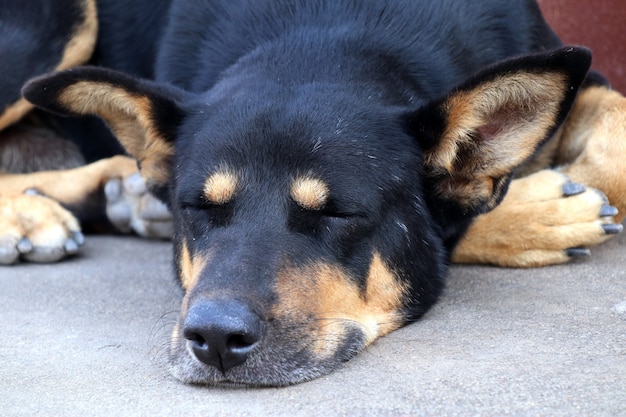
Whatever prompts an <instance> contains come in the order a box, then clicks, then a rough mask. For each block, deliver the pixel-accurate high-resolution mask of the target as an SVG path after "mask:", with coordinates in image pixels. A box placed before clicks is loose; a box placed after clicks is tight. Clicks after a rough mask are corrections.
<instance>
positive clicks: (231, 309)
mask: <svg viewBox="0 0 626 417" xmlns="http://www.w3.org/2000/svg"><path fill="white" fill-rule="evenodd" d="M183 336H184V337H185V339H187V340H189V342H190V343H191V349H192V351H193V353H194V355H196V358H198V360H200V361H202V362H204V363H206V364H207V365H211V366H214V367H216V368H217V369H219V370H221V371H222V373H224V372H226V371H227V370H229V369H230V368H233V367H235V366H237V365H241V364H242V363H244V362H245V361H246V359H247V358H248V355H249V354H250V353H251V352H252V351H253V350H254V348H255V347H256V346H257V345H258V344H259V342H260V340H261V337H262V336H263V323H262V322H261V319H260V318H259V316H257V315H256V314H254V313H253V312H252V311H251V310H250V309H249V308H248V306H246V305H245V304H243V303H241V302H239V301H234V300H198V301H196V302H194V303H193V304H192V306H191V307H190V308H189V311H188V312H187V317H186V318H185V322H184V323H183Z"/></svg>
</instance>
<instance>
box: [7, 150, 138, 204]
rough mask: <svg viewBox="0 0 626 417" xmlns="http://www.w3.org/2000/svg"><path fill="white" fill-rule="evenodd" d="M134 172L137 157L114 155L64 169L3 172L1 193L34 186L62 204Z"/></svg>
mask: <svg viewBox="0 0 626 417" xmlns="http://www.w3.org/2000/svg"><path fill="white" fill-rule="evenodd" d="M135 172H137V162H136V161H135V160H134V159H132V158H128V157H126V156H115V157H112V158H107V159H101V160H99V161H97V162H94V163H91V164H89V165H85V166H82V167H79V168H74V169H68V170H63V171H41V172H33V173H30V174H4V175H0V190H1V191H0V194H4V195H16V194H22V193H24V191H25V190H27V189H29V188H35V189H37V190H39V191H40V192H42V193H43V194H45V195H47V196H49V197H51V198H53V199H54V200H56V201H59V202H61V203H63V204H74V203H78V202H81V201H83V200H84V198H85V196H88V195H90V194H93V193H96V192H99V190H101V189H102V187H103V186H104V184H105V183H106V182H107V181H108V180H109V179H110V178H126V177H127V176H129V175H131V174H133V173H135Z"/></svg>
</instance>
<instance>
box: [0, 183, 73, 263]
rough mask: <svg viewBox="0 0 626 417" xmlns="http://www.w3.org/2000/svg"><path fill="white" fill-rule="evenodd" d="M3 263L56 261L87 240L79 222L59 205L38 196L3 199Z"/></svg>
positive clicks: (0, 224) (0, 259)
mask: <svg viewBox="0 0 626 417" xmlns="http://www.w3.org/2000/svg"><path fill="white" fill-rule="evenodd" d="M0 210H1V211H2V216H1V218H0V231H1V232H0V264H4V265H9V264H14V263H17V262H19V261H20V260H25V261H29V262H45V263H47V262H57V261H59V260H61V259H63V258H66V257H67V256H70V255H75V254H76V253H78V252H79V250H80V246H82V244H83V243H84V241H85V238H84V236H83V234H82V233H81V232H80V227H79V225H78V221H77V220H76V219H75V218H74V217H73V216H72V215H71V214H70V213H69V212H68V211H67V210H65V209H64V208H63V207H61V206H60V205H59V204H58V203H57V202H55V201H53V200H51V199H49V198H47V197H42V196H40V195H39V194H36V193H28V194H25V195H19V196H11V197H5V198H2V199H1V200H0Z"/></svg>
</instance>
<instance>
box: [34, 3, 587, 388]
mask: <svg viewBox="0 0 626 417" xmlns="http://www.w3.org/2000/svg"><path fill="white" fill-rule="evenodd" d="M99 4H100V7H101V8H102V10H103V12H102V13H101V19H103V21H102V22H101V24H102V26H103V28H104V29H103V31H102V38H101V40H100V43H99V46H98V48H97V50H96V55H95V56H94V57H93V59H92V64H96V65H99V66H105V67H107V68H109V69H107V70H103V69H94V68H87V69H86V68H80V69H76V70H72V71H68V72H65V73H62V74H59V75H56V76H52V77H50V76H46V77H43V78H41V79H38V80H36V81H34V82H32V83H31V84H29V85H28V86H27V87H26V89H25V90H24V93H25V95H26V97H27V98H28V99H29V100H31V101H33V102H34V103H36V104H38V105H40V106H42V107H44V108H47V109H48V110H51V111H55V112H60V113H65V112H68V111H69V112H72V111H74V112H77V111H78V110H76V109H74V108H71V105H69V104H68V103H64V102H62V101H57V97H60V94H61V93H62V91H63V90H64V89H65V88H66V87H67V86H69V85H71V84H73V83H75V82H76V81H79V80H87V81H89V82H93V83H104V84H107V85H116V86H120V87H123V88H124V89H125V90H126V91H128V92H129V93H131V94H132V95H136V96H142V97H147V98H148V99H149V100H150V102H151V103H152V107H151V108H152V123H153V127H154V129H155V131H157V132H159V133H160V136H161V139H163V140H165V141H166V142H168V143H171V144H173V145H174V147H175V153H174V155H173V159H172V160H171V161H168V162H169V163H168V164H167V165H168V166H170V167H171V170H172V171H171V172H170V175H169V180H168V181H167V183H166V184H158V185H156V186H155V190H156V191H158V192H159V193H160V194H161V195H163V196H164V197H165V198H166V199H167V200H168V203H169V206H170V208H171V210H172V212H173V215H174V219H175V222H176V225H175V236H174V241H175V246H176V257H177V267H178V272H179V275H181V276H182V275H183V274H184V273H185V268H189V267H188V266H186V258H185V256H186V254H185V251H186V250H187V251H188V252H189V254H190V255H191V258H192V259H197V258H198V257H200V258H203V257H205V258H206V259H207V262H206V265H205V266H204V267H203V268H202V270H201V271H200V272H199V281H198V283H197V284H196V285H194V286H193V288H190V289H189V291H188V293H187V295H186V301H185V306H186V307H185V308H184V309H183V314H182V316H181V320H180V323H179V325H180V328H179V330H178V331H179V332H180V333H179V334H178V335H177V336H176V337H175V346H174V347H173V349H172V363H173V366H174V368H175V373H176V374H177V375H178V376H179V377H181V378H182V379H184V380H187V381H191V382H203V383H206V382H209V383H211V382H223V381H227V382H228V381H230V382H237V383H249V384H262V385H282V384H289V383H294V382H299V381H302V380H306V379H310V378H312V377H315V376H317V375H320V374H322V373H325V372H328V371H330V370H332V369H334V368H335V367H337V365H338V364H339V363H340V362H341V361H343V360H346V359H348V358H349V357H351V356H352V355H353V354H354V353H355V352H357V351H359V350H360V349H362V348H363V346H364V344H365V340H366V334H365V331H363V330H362V329H361V328H360V327H359V325H357V324H354V323H350V322H349V321H346V322H345V323H343V325H344V330H345V331H344V332H339V333H337V334H331V335H330V337H331V338H334V339H333V340H335V341H336V343H337V347H336V349H335V350H334V351H333V352H331V353H332V354H329V355H327V356H324V355H322V354H320V353H319V352H316V351H314V350H312V349H313V348H312V347H311V346H317V344H319V343H321V342H320V340H318V339H316V338H315V337H316V336H315V335H316V334H317V333H319V332H321V333H322V334H325V333H323V330H319V329H318V328H317V327H315V326H316V324H317V323H318V321H319V320H322V318H320V317H315V316H314V314H313V310H311V311H312V312H311V314H310V315H308V316H307V318H306V319H301V318H296V317H300V316H298V313H297V312H293V311H292V312H291V313H290V314H291V315H287V316H288V318H286V319H285V318H284V317H282V316H281V315H280V314H277V313H276V311H282V310H281V308H283V307H282V306H284V305H287V304H288V303H287V302H285V300H284V299H281V296H283V297H284V294H281V293H280V291H279V290H278V289H277V285H278V284H277V282H278V280H279V278H278V277H279V276H280V275H281V274H282V273H283V272H284V271H285V269H286V265H289V266H290V267H293V268H296V269H297V268H301V269H304V268H306V267H307V266H310V265H317V264H324V265H331V266H333V267H336V268H338V269H340V270H341V271H343V272H345V273H346V274H347V276H349V279H350V282H351V283H353V284H354V285H356V286H357V287H358V288H360V289H361V291H362V292H363V294H365V292H366V290H367V288H368V271H369V270H370V268H371V267H372V264H373V262H374V259H375V256H376V254H378V255H379V256H380V257H381V258H382V259H383V260H384V262H385V265H387V266H388V267H389V270H390V271H391V272H392V273H393V275H394V277H395V279H396V280H397V281H399V282H401V284H402V285H403V286H404V287H405V288H406V290H407V291H406V293H405V294H404V295H403V297H402V300H401V306H399V307H398V315H399V317H400V319H399V323H398V324H405V323H408V322H411V321H413V320H415V319H417V318H419V317H420V316H422V315H423V314H424V313H425V312H426V311H427V310H428V309H429V308H430V307H431V306H432V305H433V304H434V303H435V301H436V300H437V298H438V297H439V296H440V294H441V292H442V290H443V286H444V277H445V272H446V268H447V263H448V259H449V255H450V252H451V250H452V248H453V246H454V244H455V243H456V242H457V240H458V238H459V237H460V236H461V235H462V234H463V232H464V230H465V228H466V227H467V226H468V225H469V223H470V222H471V220H472V218H473V217H474V216H475V215H477V214H478V213H480V212H482V211H485V210H487V209H490V208H492V207H493V206H494V205H495V204H496V203H497V202H498V201H499V200H500V199H501V198H502V196H503V195H504V192H505V191H506V186H507V184H508V181H509V180H510V178H511V175H512V170H513V169H514V168H515V167H510V169H511V171H510V172H509V173H508V174H506V175H502V176H501V177H500V178H496V179H495V180H494V184H495V185H494V193H493V195H492V196H490V197H488V198H487V199H486V200H484V201H483V200H480V199H477V200H476V201H475V202H473V203H472V204H471V205H469V206H468V205H467V204H465V203H462V202H460V201H455V200H454V199H451V198H448V197H446V198H443V197H441V196H440V195H439V194H438V190H437V187H438V185H439V184H440V181H443V179H442V178H441V176H442V175H444V176H445V175H448V174H441V172H437V173H432V172H430V171H429V170H428V169H427V168H426V167H425V158H426V157H425V155H426V154H427V153H428V152H430V151H431V150H432V149H435V148H436V147H437V146H438V144H439V143H440V140H441V136H442V135H443V132H444V131H445V129H446V127H447V126H448V124H449V123H450V121H449V116H450V115H449V114H448V110H447V109H446V108H444V107H442V106H443V105H444V103H446V102H447V99H448V97H450V95H451V94H455V92H460V91H465V90H468V91H469V90H472V89H473V88H474V87H476V86H479V85H482V84H483V83H486V82H487V81H491V80H493V79H496V78H498V77H501V76H503V75H506V74H510V73H514V72H517V71H521V72H525V73H529V74H533V73H542V72H555V73H562V74H563V76H564V77H565V78H566V79H567V85H564V86H563V89H564V90H565V89H567V93H566V94H565V98H564V99H563V103H562V105H561V107H560V108H559V109H558V111H557V113H558V115H557V117H556V119H555V123H554V125H553V126H549V128H548V129H547V130H546V138H547V137H548V135H549V134H550V133H551V131H553V130H554V129H556V128H557V126H558V124H559V123H560V122H562V121H563V119H564V117H565V116H566V114H567V112H568V111H569V108H570V107H571V105H572V102H573V100H574V98H575V95H576V92H577V89H578V87H579V86H580V84H581V83H582V82H583V79H584V77H585V74H586V72H587V70H588V67H589V61H590V57H589V54H588V52H586V51H584V50H580V49H570V50H567V49H561V50H559V51H557V52H548V51H551V50H553V49H554V48H557V47H560V46H561V45H560V41H559V40H558V38H557V37H556V36H555V35H554V33H553V32H552V31H551V30H550V28H549V27H548V26H547V25H546V24H545V22H544V21H543V18H542V17H541V14H540V12H539V9H538V7H537V5H536V3H535V2H534V1H529V0H519V1H506V2H504V1H500V0H488V1H466V0H432V1H391V0H375V1H374V0H372V1H355V0H354V1H350V0H346V1H337V0H311V1H304V0H302V1H277V0H258V1H254V2H250V1H237V0H224V1H198V0H196V1H189V0H174V1H172V2H171V5H170V2H168V1H161V2H155V1H154V0H149V1H148V0H145V1H141V0H136V1H133V2H132V5H131V6H127V4H126V3H124V2H113V1H111V0H105V1H100V2H99ZM168 6H171V8H169V12H166V11H167V10H168ZM118 17H121V18H122V19H121V20H120V19H118ZM144 19H145V20H144ZM165 21H167V25H166V26H165V29H164V30H163V31H161V30H160V28H161V27H163V26H162V22H165ZM136 22H141V24H135V23H136ZM537 53H542V54H541V55H537ZM520 56H525V57H524V58H522V59H518V58H519V57H520ZM502 61H504V63H502ZM497 63H498V64H497ZM496 64H497V65H496ZM110 69H113V70H122V71H125V72H126V73H130V74H132V75H135V76H141V77H146V78H153V81H151V82H148V81H140V80H137V79H135V78H133V77H130V76H128V75H123V74H121V73H119V72H115V71H111V70H110ZM96 113H97V112H96ZM109 123H113V124H114V123H115V120H114V118H113V119H111V120H109ZM540 139H541V138H540ZM82 140H83V141H84V139H82ZM120 140H122V142H123V138H120ZM475 140H476V141H477V142H480V140H481V138H480V137H476V138H475ZM538 143H539V142H538ZM167 157H168V158H169V156H167ZM475 157H478V156H477V155H474V154H472V153H471V152H470V151H468V153H467V155H465V154H463V155H460V156H459V159H458V160H457V162H456V163H455V164H463V163H465V161H466V160H467V159H470V158H475ZM164 158H165V156H164ZM140 159H141V157H140ZM225 166H226V167H227V168H228V169H229V170H231V171H232V172H234V173H235V174H236V176H237V179H238V186H237V191H236V193H235V196H234V198H233V199H232V200H229V201H227V202H225V203H224V204H215V203H213V202H210V201H207V199H206V196H205V193H204V186H205V181H206V179H207V176H209V175H211V174H212V173H214V172H219V171H220V170H221V169H223V168H224V167H225ZM307 175H310V176H313V177H315V178H318V179H320V180H322V181H323V182H324V183H325V184H327V186H328V190H329V194H328V199H327V201H325V203H324V205H323V207H321V208H320V209H319V210H311V209H303V208H302V207H301V205H299V204H298V203H297V202H296V201H294V200H293V199H292V198H290V196H289V189H290V184H291V181H292V180H293V179H294V178H297V177H300V176H307ZM303 276H304V274H303ZM318 278H319V277H318ZM318 278H315V279H318ZM293 279H294V280H297V279H305V278H303V277H298V276H294V277H293ZM319 279H321V278H319ZM337 279H339V278H337ZM307 285H310V284H309V283H308V282H302V286H303V287H306V286H307ZM346 285H347V286H349V285H348V284H346ZM346 291H347V290H346ZM363 297H365V295H363ZM225 299H226V300H229V301H228V302H229V303H239V304H243V305H244V307H241V306H240V305H239V304H237V307H232V306H231V307H232V311H244V312H243V313H241V315H242V317H249V316H250V314H249V313H250V312H252V313H251V314H252V315H253V316H255V317H257V318H258V320H260V322H262V323H263V324H262V326H261V327H263V329H264V330H263V335H262V336H259V337H260V341H256V342H255V343H252V342H250V343H249V346H248V345H247V344H246V343H247V342H245V343H243V345H244V347H246V348H247V347H250V346H253V345H254V346H255V347H254V349H250V352H248V353H246V355H245V356H248V357H247V360H245V361H240V360H239V359H241V358H240V357H238V358H237V359H236V360H235V359H233V360H232V362H229V361H230V359H228V358H229V357H230V356H229V355H231V356H232V355H234V353H233V352H231V351H229V352H228V354H224V355H223V356H220V358H219V361H217V359H216V357H212V358H211V359H207V360H204V361H203V362H206V363H207V364H209V363H210V364H212V365H211V366H209V365H204V364H201V363H200V362H198V361H197V360H196V359H194V358H193V357H190V356H189V349H192V350H194V349H195V351H197V352H200V351H202V349H203V348H202V343H201V341H204V340H203V338H202V337H199V336H198V334H197V333H202V330H197V331H196V330H194V331H191V330H189V328H191V327H193V326H192V325H191V324H190V323H191V322H193V324H194V326H197V323H196V322H197V320H198V317H199V316H201V315H202V314H204V313H201V312H205V313H206V312H208V311H210V312H211V316H212V317H211V318H207V320H213V319H215V318H214V316H215V315H217V316H220V315H223V316H224V317H227V316H229V312H228V311H226V307H224V309H225V310H220V309H217V308H216V305H217V304H216V303H218V304H219V303H222V302H224V301H223V300H225ZM216 300H217V301H216ZM370 301H371V300H370ZM312 303H313V304H314V303H315V300H312ZM219 305H222V304H219ZM306 308H307V306H306V305H303V306H302V309H303V310H304V312H305V313H306V311H307V310H306ZM277 309H278V310H277ZM189 311H191V312H193V314H192V313H188V312H189ZM229 311H231V310H229ZM305 313H300V314H304V315H306V314H305ZM206 314H208V313H206ZM285 314H286V313H285ZM253 320H256V319H253ZM337 320H339V319H337ZM357 322H358V320H357ZM207 326H208V325H207ZM255 326H256V324H255ZM255 326H251V327H254V328H255V329H256V328H257V327H258V326H256V327H255ZM194 329H195V327H194ZM311 329H314V330H311ZM183 330H184V332H185V333H184V334H183V333H182V332H183ZM241 331H242V332H243V330H241ZM255 332H256V330H255ZM316 332H317V333H316ZM244 333H245V332H244ZM246 335H248V333H245V334H244V335H243V336H241V335H239V336H241V338H243V339H245V337H244V336H246ZM246 337H247V336H246ZM184 338H187V339H189V340H188V341H185V340H184ZM181 339H182V340H183V341H182V342H181ZM199 340H200V341H199ZM257 343H258V346H257ZM329 343H330V342H329ZM189 346H192V347H191V348H189ZM323 346H326V345H325V344H324V345H323ZM202 352H204V353H202V354H201V355H204V354H206V351H202ZM244 359H246V358H245V357H244ZM215 364H217V365H215ZM229 364H230V365H229Z"/></svg>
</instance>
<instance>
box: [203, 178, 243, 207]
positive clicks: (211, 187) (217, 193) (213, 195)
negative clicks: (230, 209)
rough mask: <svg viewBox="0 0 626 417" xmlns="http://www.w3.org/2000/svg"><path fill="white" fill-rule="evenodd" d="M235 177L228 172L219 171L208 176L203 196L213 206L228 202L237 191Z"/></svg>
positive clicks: (236, 179)
mask: <svg viewBox="0 0 626 417" xmlns="http://www.w3.org/2000/svg"><path fill="white" fill-rule="evenodd" d="M238 182H239V180H238V178H237V175H235V174H233V173H232V172H230V171H228V170H221V171H218V172H215V173H214V174H212V175H211V176H209V177H208V178H207V179H206V181H205V182H204V196H205V197H206V199H207V200H208V201H209V202H210V203H213V204H226V203H228V202H230V201H231V200H232V199H233V198H234V197H235V193H236V191H237V184H238Z"/></svg>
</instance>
